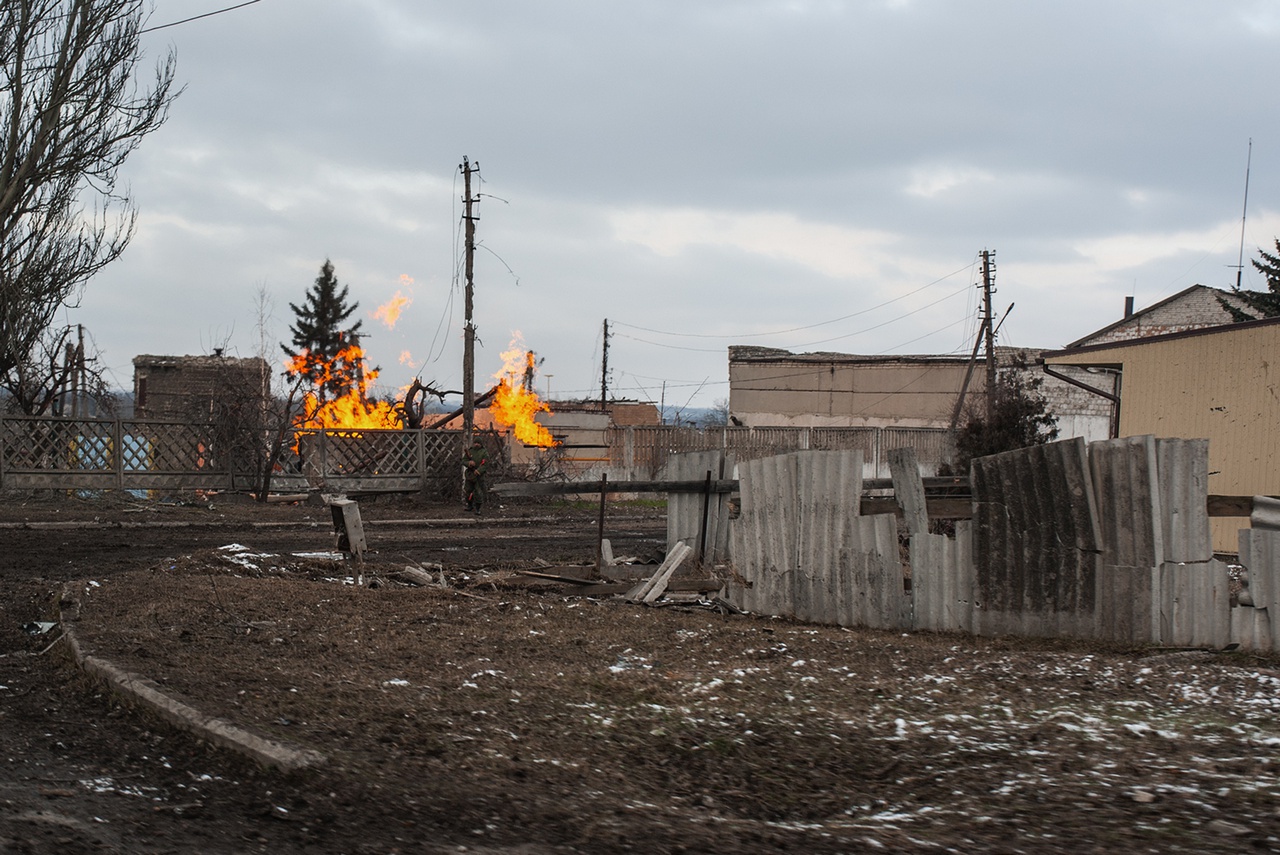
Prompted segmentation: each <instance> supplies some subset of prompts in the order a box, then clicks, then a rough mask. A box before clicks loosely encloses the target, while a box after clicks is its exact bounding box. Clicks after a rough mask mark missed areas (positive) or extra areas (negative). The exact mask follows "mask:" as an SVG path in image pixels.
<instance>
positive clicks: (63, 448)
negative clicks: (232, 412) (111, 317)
mask: <svg viewBox="0 0 1280 855" xmlns="http://www.w3.org/2000/svg"><path fill="white" fill-rule="evenodd" d="M224 433H225V432H222V433H220V432H219V431H218V430H217V429H215V427H214V426H213V425H202V424H186V423H179V422H146V421H134V420H125V419H116V420H108V419H59V418H45V417H6V418H2V419H0V489H33V488H50V489H91V490H92V489H97V490H106V489H115V490H191V489H204V490H242V491H252V490H256V489H257V488H258V486H259V483H258V482H259V477H260V476H259V474H258V473H259V471H260V468H261V461H262V460H264V459H265V458H266V456H267V453H268V449H269V448H270V445H271V437H270V436H269V435H267V434H266V433H263V434H261V435H258V434H254V435H248V436H246V435H244V434H243V433H241V434H238V435H235V436H230V437H228V436H225V435H222V434H224ZM296 440H297V443H296V446H294V447H290V445H289V444H288V443H286V446H285V448H284V449H282V451H281V453H280V455H279V457H278V459H277V460H275V461H274V467H273V475H272V489H273V490H276V491H300V490H312V489H328V490H334V491H344V492H379V491H384V492H392V491H396V492H400V491H413V490H434V489H440V490H445V489H447V488H448V485H449V484H450V483H451V482H452V481H453V480H454V479H456V478H459V477H460V476H459V472H460V469H459V466H460V461H461V457H462V448H461V437H460V434H459V433H458V432H457V431H412V430H403V431H400V430H360V431H309V432H306V433H303V434H299V435H298V436H297V437H296Z"/></svg>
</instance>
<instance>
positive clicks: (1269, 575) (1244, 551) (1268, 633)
mask: <svg viewBox="0 0 1280 855" xmlns="http://www.w3.org/2000/svg"><path fill="white" fill-rule="evenodd" d="M1239 547H1240V563H1241V564H1242V565H1244V567H1245V573H1246V577H1245V578H1246V580H1247V581H1248V583H1249V587H1248V592H1249V596H1248V599H1250V600H1252V605H1251V606H1240V607H1237V608H1235V609H1232V612H1233V613H1234V612H1240V613H1244V612H1254V613H1256V614H1253V615H1251V619H1250V620H1249V623H1250V624H1251V625H1253V631H1254V632H1255V633H1258V632H1262V634H1263V635H1264V636H1265V637H1266V639H1267V640H1266V645H1267V646H1265V647H1264V646H1261V642H1260V641H1259V640H1257V639H1256V638H1255V639H1254V640H1253V641H1254V644H1256V645H1258V646H1256V647H1254V648H1252V649H1258V650H1280V531H1270V530H1265V529H1256V528H1255V529H1242V530H1241V531H1240V540H1239ZM1232 617H1233V618H1236V615H1235V614H1233V615H1232ZM1233 626H1234V621H1233ZM1264 630H1265V631H1264ZM1232 640H1233V641H1239V642H1240V643H1241V645H1242V646H1247V645H1246V644H1245V639H1243V638H1236V637H1234V636H1233V638H1232Z"/></svg>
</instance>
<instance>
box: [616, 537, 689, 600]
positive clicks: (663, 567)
mask: <svg viewBox="0 0 1280 855" xmlns="http://www.w3.org/2000/svg"><path fill="white" fill-rule="evenodd" d="M685 549H686V547H685V544H684V541H683V540H682V541H680V542H679V543H677V544H676V545H675V546H673V547H672V548H671V550H670V551H669V552H668V553H667V557H666V558H664V559H663V561H662V564H660V565H659V566H658V569H657V570H655V571H654V572H653V575H652V576H650V577H649V578H648V579H645V580H644V581H643V582H641V583H639V584H638V585H636V586H635V587H634V588H632V589H631V590H630V591H628V592H627V600H628V601H629V602H633V603H638V602H641V601H642V600H643V599H644V598H645V597H646V596H648V594H649V591H651V590H653V586H654V585H655V584H656V583H657V581H658V578H659V577H660V576H662V575H663V574H664V573H667V568H668V567H669V566H671V563H672V561H674V560H675V557H676V556H678V555H680V556H681V558H682V559H683V555H682V553H683V552H684V550H685ZM669 575H670V574H668V576H669Z"/></svg>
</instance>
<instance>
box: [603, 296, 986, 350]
mask: <svg viewBox="0 0 1280 855" xmlns="http://www.w3.org/2000/svg"><path fill="white" fill-rule="evenodd" d="M970 287H972V286H971V285H969V284H965V286H964V287H963V288H961V289H959V290H957V291H952V292H951V293H950V294H948V295H946V296H945V297H942V298H940V299H937V300H934V301H933V302H932V303H926V304H925V305H923V306H921V307H919V308H917V309H912V310H911V311H909V312H905V313H903V314H901V315H898V316H897V317H895V318H890V319H889V320H887V321H882V322H881V323H878V324H872V325H871V326H869V327H865V328H863V329H860V330H855V331H853V332H851V333H845V334H843V335H838V336H833V337H831V338H824V339H818V340H817V341H807V342H802V343H799V344H792V345H788V346H786V347H782V348H780V349H782V350H795V349H797V348H801V347H812V346H813V345H815V344H828V343H830V342H833V341H841V340H843V339H847V338H853V337H854V336H856V335H862V334H863V333H869V332H872V331H874V330H878V329H880V328H881V327H886V326H888V325H889V324H894V323H897V322H898V321H901V320H905V319H906V318H909V317H911V316H912V315H916V314H919V313H920V312H923V311H924V310H925V309H931V308H933V307H934V306H936V305H938V304H939V303H944V302H946V301H947V300H950V299H951V298H953V297H955V296H957V295H959V294H962V293H964V292H965V291H968V290H969V288H970ZM913 293H914V292H913ZM615 335H617V336H619V337H621V338H627V339H631V340H632V341H638V342H640V343H641V344H648V345H652V346H654V347H665V348H667V349H668V350H687V351H693V352H695V353H719V352H720V351H721V350H722V349H723V348H719V347H683V346H681V345H678V344H663V343H662V342H657V341H650V340H649V339H645V338H640V337H638V336H633V335H627V334H626V333H622V332H619V333H615Z"/></svg>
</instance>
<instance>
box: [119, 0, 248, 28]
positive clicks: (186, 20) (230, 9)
mask: <svg viewBox="0 0 1280 855" xmlns="http://www.w3.org/2000/svg"><path fill="white" fill-rule="evenodd" d="M261 2H262V0H248V2H246V3H238V4H236V5H235V6H228V7H227V8H225V9H217V10H215V11H213V12H205V13H204V14H203V15H194V16H192V17H190V18H183V19H182V20H181V21H174V22H173V23H170V24H160V25H158V26H155V27H147V28H146V29H145V30H139V31H138V33H139V34H142V33H154V32H155V31H156V30H167V29H168V28H169V27H176V26H178V25H179V24H190V23H191V22H192V21H199V20H200V19H201V18H212V17H213V16H214V15H221V14H222V13H223V12H234V11H235V10H236V9H243V8H244V7H245V6H252V5H253V4H254V3H261Z"/></svg>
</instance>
